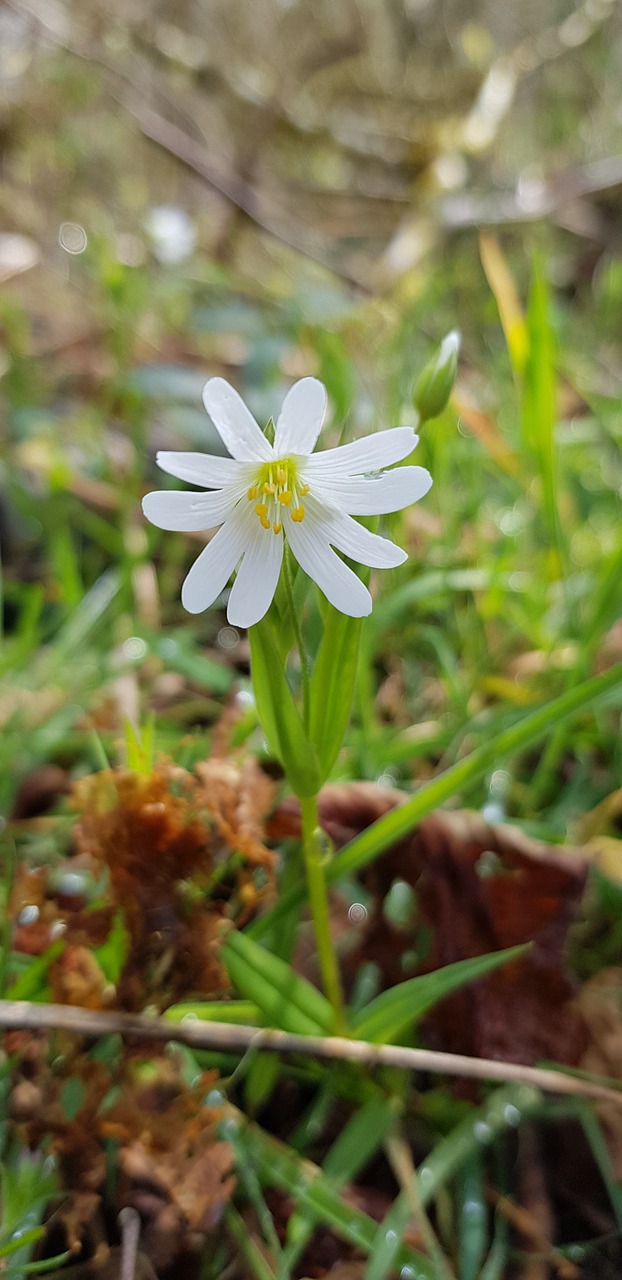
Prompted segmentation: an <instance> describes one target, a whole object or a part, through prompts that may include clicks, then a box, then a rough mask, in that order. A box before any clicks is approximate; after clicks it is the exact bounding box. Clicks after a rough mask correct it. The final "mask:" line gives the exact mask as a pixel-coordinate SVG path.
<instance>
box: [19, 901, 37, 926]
mask: <svg viewBox="0 0 622 1280" xmlns="http://www.w3.org/2000/svg"><path fill="white" fill-rule="evenodd" d="M38 919H39V908H38V907H37V906H35V904H34V902H29V903H28V906H26V907H22V909H21V911H20V913H19V915H18V917H17V923H18V924H34V923H35V921H36V920H38Z"/></svg>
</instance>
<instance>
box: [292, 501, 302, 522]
mask: <svg viewBox="0 0 622 1280" xmlns="http://www.w3.org/2000/svg"><path fill="white" fill-rule="evenodd" d="M304 518H305V509H304V507H303V505H302V502H301V503H300V506H299V507H294V510H293V511H292V520H294V521H295V523H296V524H300V521H301V520H304Z"/></svg>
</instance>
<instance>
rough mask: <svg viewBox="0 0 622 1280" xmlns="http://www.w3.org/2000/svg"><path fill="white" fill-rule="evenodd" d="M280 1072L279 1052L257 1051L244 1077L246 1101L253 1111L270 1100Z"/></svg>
mask: <svg viewBox="0 0 622 1280" xmlns="http://www.w3.org/2000/svg"><path fill="white" fill-rule="evenodd" d="M280 1073H281V1063H280V1062H279V1058H278V1054H276V1053H255V1055H254V1057H253V1058H252V1060H251V1062H250V1065H249V1067H248V1071H247V1072H246V1076H245V1079H244V1101H245V1103H246V1106H247V1107H248V1109H249V1110H250V1111H251V1112H256V1111H257V1110H258V1108H259V1107H262V1106H263V1104H264V1102H267V1101H268V1098H269V1097H270V1096H271V1094H272V1093H273V1092H274V1088H275V1086H276V1082H277V1080H278V1078H279V1075H280Z"/></svg>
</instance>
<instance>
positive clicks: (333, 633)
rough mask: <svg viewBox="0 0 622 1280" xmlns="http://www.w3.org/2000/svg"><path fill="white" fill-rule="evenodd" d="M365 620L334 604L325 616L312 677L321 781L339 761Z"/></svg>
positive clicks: (312, 733) (312, 725)
mask: <svg viewBox="0 0 622 1280" xmlns="http://www.w3.org/2000/svg"><path fill="white" fill-rule="evenodd" d="M362 621H363V620H362V618H350V617H348V616H347V614H345V613H340V612H339V610H338V609H334V608H333V607H332V605H329V606H328V608H327V610H326V612H325V614H324V634H323V636H322V640H321V642H320V647H319V649H318V654H317V658H316V660H315V666H314V668H313V675H312V677H311V699H310V702H311V715H310V725H309V736H310V738H311V741H312V743H313V745H314V747H315V748H316V750H317V754H318V759H319V762H320V768H321V772H322V781H324V779H325V778H327V777H328V775H329V773H330V771H331V769H332V767H333V765H334V763H335V760H336V759H337V756H338V754H339V751H340V748H341V744H342V742H343V738H344V734H345V731H346V729H347V726H348V720H349V719H350V710H351V707H352V697H353V694H354V684H355V680H356V671H357V662H358V655H359V646H360V639H361V626H362Z"/></svg>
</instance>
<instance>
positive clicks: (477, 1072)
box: [0, 1000, 622, 1106]
mask: <svg viewBox="0 0 622 1280" xmlns="http://www.w3.org/2000/svg"><path fill="white" fill-rule="evenodd" d="M0 1027H4V1028H5V1030H12V1031H18V1030H22V1031H44V1030H45V1031H69V1032H73V1033H74V1034H75V1035H83V1036H107V1035H112V1034H115V1033H116V1034H117V1035H121V1036H124V1037H125V1039H127V1040H147V1041H151V1042H155V1043H161V1044H163V1043H166V1042H167V1041H176V1042H177V1043H178V1044H185V1045H188V1047H189V1048H191V1049H212V1050H217V1051H218V1052H229V1053H245V1052H246V1051H247V1050H248V1049H254V1050H261V1051H263V1052H265V1053H300V1054H303V1055H305V1056H306V1057H310V1058H319V1059H321V1060H323V1061H332V1060H334V1059H338V1060H342V1061H346V1062H362V1063H364V1064H365V1066H367V1067H401V1068H402V1069H404V1070H407V1071H431V1072H434V1073H436V1074H438V1075H451V1076H463V1077H466V1078H469V1079H472V1080H500V1081H505V1082H509V1083H511V1084H525V1085H531V1086H532V1088H535V1089H543V1090H544V1091H546V1092H548V1093H559V1094H567V1095H570V1096H574V1097H584V1098H597V1099H599V1100H600V1101H602V1102H613V1103H616V1104H617V1105H618V1106H622V1088H621V1089H619V1090H618V1089H611V1088H608V1087H607V1086H606V1085H603V1084H597V1083H595V1082H593V1081H590V1080H583V1079H581V1078H579V1077H578V1076H572V1075H566V1074H565V1073H564V1072H563V1071H556V1070H553V1069H552V1070H549V1069H548V1068H545V1067H526V1066H523V1065H522V1064H521V1063H517V1062H496V1061H495V1060H494V1059H491V1058H469V1057H466V1055H464V1054H460V1053H439V1052H436V1051H435V1050H432V1049H408V1048H404V1047H403V1046H402V1045H396V1044H368V1043H367V1041H365V1040H347V1039H345V1037H343V1036H300V1035H293V1034H291V1033H290V1032H289V1031H278V1030H276V1029H274V1028H272V1027H265V1028H257V1027H243V1026H235V1025H233V1024H231V1023H224V1022H199V1021H198V1020H197V1021H196V1022H194V1021H192V1022H190V1021H188V1022H172V1021H169V1019H168V1018H149V1017H145V1016H144V1015H142V1014H131V1013H95V1012H92V1011H91V1010H90V1009H80V1008H74V1007H73V1006H70V1005H63V1004H34V1003H33V1004H31V1003H30V1002H29V1001H27V1000H0Z"/></svg>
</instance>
